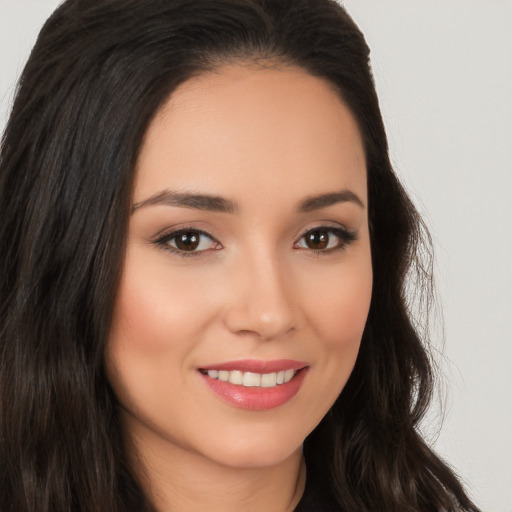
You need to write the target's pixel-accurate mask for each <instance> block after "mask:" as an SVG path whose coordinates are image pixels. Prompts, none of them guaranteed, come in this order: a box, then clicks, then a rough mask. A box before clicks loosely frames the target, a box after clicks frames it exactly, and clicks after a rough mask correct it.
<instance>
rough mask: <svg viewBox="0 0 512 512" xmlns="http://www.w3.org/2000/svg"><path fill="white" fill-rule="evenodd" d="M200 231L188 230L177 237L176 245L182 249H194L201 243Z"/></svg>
mask: <svg viewBox="0 0 512 512" xmlns="http://www.w3.org/2000/svg"><path fill="white" fill-rule="evenodd" d="M199 237H200V235H199V233H196V232H195V231H187V232H185V233H181V234H180V235H178V236H177V237H176V247H177V248H178V249H180V250H181V251H193V250H194V249H197V246H198V245H199Z"/></svg>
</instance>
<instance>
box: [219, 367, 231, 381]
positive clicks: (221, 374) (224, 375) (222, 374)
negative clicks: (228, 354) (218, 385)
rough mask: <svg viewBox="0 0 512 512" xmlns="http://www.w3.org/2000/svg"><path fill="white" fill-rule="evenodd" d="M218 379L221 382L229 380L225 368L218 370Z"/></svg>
mask: <svg viewBox="0 0 512 512" xmlns="http://www.w3.org/2000/svg"><path fill="white" fill-rule="evenodd" d="M217 378H218V379H219V380H222V381H223V382H228V381H229V372H227V371H226V370H219V375H218V377H217Z"/></svg>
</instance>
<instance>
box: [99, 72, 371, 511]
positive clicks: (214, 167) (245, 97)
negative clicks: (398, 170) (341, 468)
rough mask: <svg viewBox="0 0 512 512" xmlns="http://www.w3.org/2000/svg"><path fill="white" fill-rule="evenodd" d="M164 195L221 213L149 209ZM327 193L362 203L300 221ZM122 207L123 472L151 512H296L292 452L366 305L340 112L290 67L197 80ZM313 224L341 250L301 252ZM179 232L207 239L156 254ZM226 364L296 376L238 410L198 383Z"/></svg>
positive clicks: (347, 356)
mask: <svg viewBox="0 0 512 512" xmlns="http://www.w3.org/2000/svg"><path fill="white" fill-rule="evenodd" d="M170 190H172V191H178V192H194V193H200V194H208V195H214V196H220V197H222V198H225V199H227V200H230V201H232V202H236V208H234V210H233V211H228V212H217V211H209V210H203V209H198V208H192V207H183V206H177V205H172V204H168V203H162V202H158V201H154V198H155V197H159V194H161V193H162V192H163V191H170ZM340 191H350V192H351V193H352V194H354V195H356V196H357V198H359V200H360V203H361V204H359V203H358V201H357V200H344V201H339V202H335V203H334V204H330V205H328V206H325V205H324V206H323V207H320V208H315V209H312V210H310V211H303V212H299V211H297V206H298V205H299V204H300V203H301V202H304V201H305V200H306V199H308V198H310V197H312V196H316V195H321V194H330V193H338V192H340ZM150 198H153V200H150V201H148V199H150ZM133 204H134V205H135V206H134V209H133V212H132V215H131V220H130V225H129V233H128V239H127V248H126V258H125V262H124V269H123V275H122V279H121V283H120V288H119V291H118V296H117V300H116V305H115V311H114V318H113V325H112V331H111V335H110V340H109V343H108V347H107V354H106V357H107V364H108V367H109V373H110V379H111V382H112V385H113V388H114V390H115V392H116V394H117V395H118V397H119V401H120V403H121V407H122V410H121V415H122V420H123V425H124V430H125V434H126V438H127V442H128V443H129V446H130V447H131V448H130V449H131V454H132V457H133V460H134V466H135V467H136V468H137V470H138V471H139V472H140V477H141V479H142V480H143V482H145V485H146V487H147V490H148V492H149V494H150V495H151V496H152V498H153V499H154V502H155V504H156V506H157V508H158V510H160V511H167V510H180V511H189V510H200V509H201V510H203V509H205V510H206V509H208V510H219V511H220V510H222V511H231V510H233V511H235V510H236V511H239V510H247V511H252V510H254V511H261V510H265V511H279V512H282V511H285V510H293V508H294V506H295V505H296V504H297V502H298V500H299V499H300V496H301V494H302V492H303V488H304V480H305V474H304V465H303V462H302V452H301V448H302V443H303V441H304V439H305V437H306V436H307V435H308V434H309V433H310V432H311V431H312V430H313V429H314V428H315V426H316V425H317V424H318V423H319V422H320V420H321V419H322V417H323V416H324V415H325V414H326V412H327V411H328V410H329V408H330V407H331V405H332V404H333V402H334V401H335V399H336V397H337V396H338V395H339V393H340V392H341V390H342V389H343V387H344V385H345V383H346V381H347V379H348V377H349V375H350V373H351V371H352V368H353V366H354V363H355V360H356V357H357V353H358V349H359V345H360V340H361V336H362V332H363V329H364V325H365V321H366V317H367V314H368V309H369V305H370V297H371V288H372V267H371V258H370V241H369V233H368V218H367V207H366V205H367V194H366V164H365V157H364V150H363V145H362V141H361V136H360V133H359V130H358V127H357V124H356V122H355V120H354V118H353V116H352V114H351V112H350V111H349V110H348V108H347V107H346V106H345V105H344V103H343V102H342V100H341V99H340V97H339V95H338V94H337V93H336V92H335V91H334V90H333V88H332V87H330V86H329V84H328V83H327V82H325V81H323V80H321V79H319V78H316V77H313V76H311V75H309V74H307V73H306V72H305V71H303V70H301V69H298V68H294V67H281V68H278V69H277V68H275V67H273V68H272V69H265V68H261V67H258V68H257V67H255V66H250V65H243V66H242V65H230V66H225V67H223V68H221V69H220V70H218V71H217V72H215V73H207V74H203V75H201V76H199V77H196V78H194V79H192V80H189V81H188V82H186V83H184V84H183V85H181V86H180V87H179V88H178V89H177V90H176V91H175V92H174V93H173V94H172V95H171V97H170V99H169V100H168V101H167V103H166V104H165V105H164V106H163V107H162V108H161V110H160V111H159V112H158V114H157V115H156V117H155V119H154V120H153V122H152V123H151V125H150V127H149V129H148V132H147V134H146V137H145V141H144V144H143V147H142V150H141V153H140V158H139V161H138V165H137V169H136V176H135V184H134V193H133ZM317 206H318V205H317ZM323 226H327V227H328V228H332V227H335V228H336V227H337V228H340V227H341V228H343V229H346V230H349V231H350V232H352V233H354V234H355V237H356V240H354V241H352V242H351V243H347V244H346V245H343V241H342V240H341V239H340V238H339V237H337V236H336V235H335V234H333V233H328V234H327V237H328V240H329V246H328V249H326V250H323V251H321V252H315V251H314V250H312V249H311V248H310V246H309V245H307V243H306V242H305V240H304V238H303V236H302V235H303V234H304V232H305V231H307V230H312V229H315V228H316V229H318V228H319V227H323ZM183 227H186V228H190V229H199V230H202V231H205V232H207V233H209V235H210V236H211V237H212V238H211V239H210V238H207V237H204V238H201V245H200V246H199V249H200V250H199V251H197V252H195V254H193V255H192V256H185V257H184V256H182V255H181V254H178V253H176V252H172V249H171V250H169V245H171V246H173V244H174V246H175V245H176V244H175V242H176V240H175V239H171V240H169V239H167V241H166V243H162V242H160V243H157V242H156V241H157V240H159V239H160V240H161V237H162V234H169V232H172V231H173V230H176V229H178V228H183ZM324 231H325V230H324ZM159 237H160V238H159ZM340 245H342V247H338V246H340ZM315 247H316V246H315ZM333 248H335V249H338V250H333ZM192 252H193V251H192ZM189 254H190V253H189ZM240 359H261V360H269V359H293V360H298V361H304V362H307V364H308V365H309V369H308V372H307V374H306V377H305V379H304V382H303V384H302V386H301V388H300V390H299V392H298V393H297V394H296V395H295V396H294V397H293V398H292V399H291V400H290V401H288V402H287V403H285V404H284V405H282V406H279V407H276V408H274V409H270V410H263V411H253V410H244V409H241V408H238V407H235V406H234V405H232V404H229V403H226V402H225V401H223V400H222V399H221V398H219V397H218V396H217V395H215V394H213V393H212V391H211V390H210V389H209V388H208V386H206V385H205V384H204V382H203V379H202V378H201V375H200V374H199V372H198V368H201V367H204V366H206V365H209V364H213V363H219V362H224V361H233V360H240ZM142 467H144V468H145V469H144V471H142V470H141V469H140V468H142ZM198 489H200V490H201V492H198Z"/></svg>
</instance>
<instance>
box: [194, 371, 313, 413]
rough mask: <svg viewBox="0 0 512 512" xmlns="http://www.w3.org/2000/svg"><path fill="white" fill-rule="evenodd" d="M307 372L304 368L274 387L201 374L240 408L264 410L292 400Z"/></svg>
mask: <svg viewBox="0 0 512 512" xmlns="http://www.w3.org/2000/svg"><path fill="white" fill-rule="evenodd" d="M306 373H307V368H303V369H302V370H300V371H299V372H297V373H296V374H295V376H294V377H293V379H292V380H290V381H289V382H286V383H285V384H278V385H277V386H274V387H272V388H263V387H246V386H240V385H237V384H231V382H224V381H222V380H218V379H212V378H211V377H208V375H205V374H203V373H200V375H201V377H202V378H203V380H204V382H205V383H206V385H207V386H208V387H209V388H210V389H211V390H212V391H213V392H214V393H215V394H217V395H218V396H220V397H221V398H222V399H223V400H225V401H226V402H228V403H229V404H231V405H234V406H235V407H238V408H240V409H249V410H253V411H262V410H267V409H274V408H275V407H279V406H281V405H284V404H285V403H286V402H288V401H289V400H291V399H292V398H293V397H294V396H295V395H296V394H297V392H298V391H299V389H300V387H301V385H302V383H303V382H304V378H305V377H306Z"/></svg>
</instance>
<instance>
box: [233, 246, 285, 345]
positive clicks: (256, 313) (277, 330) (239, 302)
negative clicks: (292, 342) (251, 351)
mask: <svg viewBox="0 0 512 512" xmlns="http://www.w3.org/2000/svg"><path fill="white" fill-rule="evenodd" d="M285 263H286V262H285V261H284V259H283V258H281V257H280V256H279V254H278V251H277V250H271V249H270V248H262V246H261V245H260V246H259V248H258V250H254V251H251V254H244V255H243V256H241V258H240V261H239V262H238V264H237V271H236V272H235V273H234V275H233V276H232V279H233V282H234V284H233V292H234V293H233V296H232V303H231V307H230V310H229V312H228V316H227V319H228V327H229V329H230V330H231V331H233V332H238V333H245V334H248V333H252V334H254V335H255V336H258V337H259V338H262V339H273V338H276V337H278V336H281V335H282V334H285V333H287V332H288V331H290V330H291V329H293V328H294V308H293V303H292V302H293V293H292V290H291V289H290V280H289V276H288V275H287V272H286V265H285Z"/></svg>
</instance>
